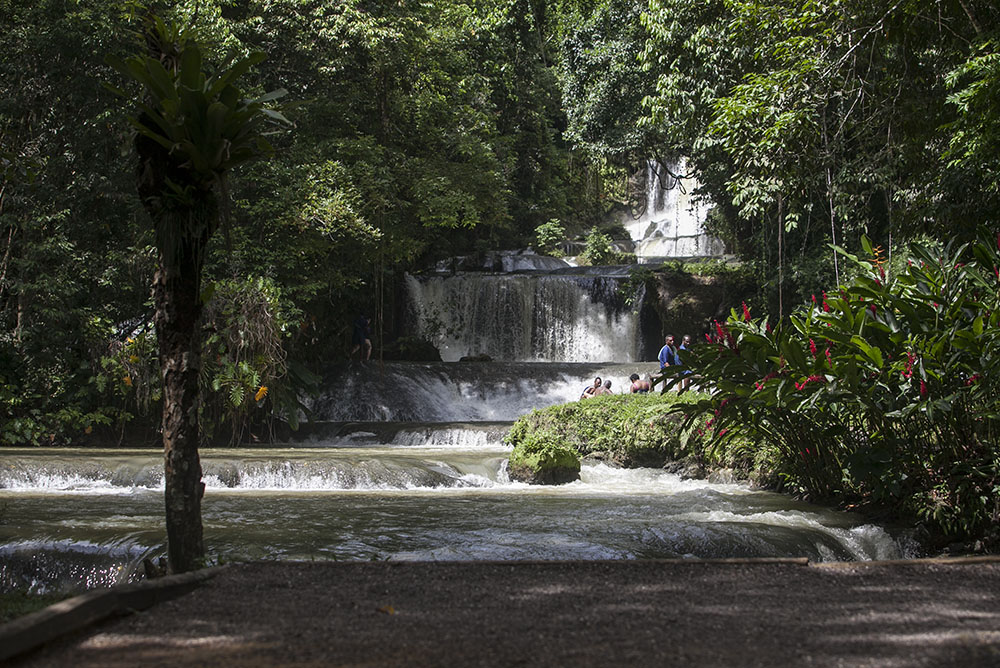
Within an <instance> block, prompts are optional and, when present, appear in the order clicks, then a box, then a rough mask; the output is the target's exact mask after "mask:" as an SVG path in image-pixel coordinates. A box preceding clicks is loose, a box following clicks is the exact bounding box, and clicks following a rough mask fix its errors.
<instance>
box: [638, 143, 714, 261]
mask: <svg viewBox="0 0 1000 668" xmlns="http://www.w3.org/2000/svg"><path fill="white" fill-rule="evenodd" d="M686 168H687V165H686V161H685V160H684V159H683V158H682V159H681V160H679V161H678V162H677V163H676V164H672V165H666V166H664V165H661V164H660V163H659V162H657V161H655V160H649V161H647V164H646V170H645V208H644V210H643V212H642V214H641V215H640V216H639V218H637V219H629V220H625V221H623V224H624V225H625V228H626V230H628V232H629V235H630V236H631V237H632V240H633V241H634V242H635V244H636V251H635V253H636V257H637V258H638V259H639V261H640V262H653V261H656V260H662V259H663V258H673V257H704V256H715V255H722V254H723V253H724V252H725V246H724V245H723V243H722V242H721V241H720V240H718V239H716V238H714V237H711V236H709V235H708V234H706V233H705V219H706V217H707V215H708V209H709V207H708V206H707V205H706V203H704V202H702V201H701V200H700V199H699V198H697V197H694V196H692V193H693V191H694V190H695V189H696V188H697V187H698V183H697V181H695V180H694V179H693V178H689V179H675V178H673V177H672V176H671V175H670V173H668V170H669V172H672V173H674V174H683V173H684V171H685V170H686Z"/></svg>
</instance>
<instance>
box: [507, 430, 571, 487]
mask: <svg viewBox="0 0 1000 668" xmlns="http://www.w3.org/2000/svg"><path fill="white" fill-rule="evenodd" d="M508 472H509V473H510V476H511V478H513V479H514V480H520V481H522V482H530V483H534V484H543V485H559V484H562V483H566V482H572V481H574V480H576V479H578V478H579V477H580V455H579V454H577V452H576V451H574V450H573V449H572V448H570V447H567V446H566V445H565V444H564V443H562V442H560V440H559V439H558V438H555V437H554V436H553V435H552V434H550V433H544V432H529V433H526V434H525V435H524V437H523V438H522V439H521V441H520V443H519V444H518V445H517V446H516V447H515V448H514V452H512V453H511V456H510V461H509V463H508Z"/></svg>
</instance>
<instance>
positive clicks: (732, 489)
mask: <svg viewBox="0 0 1000 668" xmlns="http://www.w3.org/2000/svg"><path fill="white" fill-rule="evenodd" d="M612 278H613V277H606V276H605V277H594V276H583V275H574V276H571V277H566V276H565V275H563V274H561V273H558V272H557V273H556V274H544V273H542V274H537V275H535V276H534V277H533V278H532V277H528V276H525V275H517V276H515V277H510V276H505V275H502V274H499V275H495V276H491V277H489V279H487V278H486V277H484V276H479V275H474V276H465V277H463V276H456V277H453V278H451V279H447V280H441V281H439V282H438V284H435V283H434V281H430V280H426V279H421V280H418V279H414V280H413V282H412V284H413V290H414V292H413V300H414V304H413V309H414V310H415V311H418V312H420V309H421V308H423V309H424V310H423V312H424V313H429V312H430V311H431V310H433V309H431V308H430V307H427V304H438V305H439V306H443V307H445V308H441V309H439V310H440V311H441V312H443V313H446V314H447V319H445V318H443V317H438V323H439V324H440V323H441V322H442V321H444V322H445V324H448V323H450V324H451V329H452V330H453V331H452V333H451V334H449V336H450V338H449V339H448V341H450V343H448V346H447V348H448V350H449V351H450V353H451V355H452V356H455V357H457V356H458V354H459V353H460V352H461V353H463V354H464V353H465V352H482V351H487V352H490V353H491V354H495V355H496V356H497V359H498V361H496V362H455V361H451V362H438V363H406V362H394V363H385V364H380V363H376V362H374V361H373V362H369V363H366V364H361V363H358V362H355V363H351V364H341V365H339V366H333V367H330V368H328V369H327V370H326V379H325V383H324V386H325V388H326V389H325V391H324V392H323V393H322V394H321V395H320V396H318V397H316V398H315V399H314V400H313V402H312V405H311V406H310V409H311V418H312V420H311V422H310V423H309V424H308V425H307V426H306V428H304V429H303V430H302V431H301V432H300V433H299V434H297V435H296V438H295V440H294V441H293V442H288V443H285V444H281V445H278V446H274V447H258V448H240V449H204V450H202V453H201V454H202V466H203V471H204V481H205V483H206V493H205V498H204V501H203V508H202V514H203V520H204V525H205V542H206V546H207V549H208V551H209V554H210V555H211V558H212V559H214V560H217V561H221V562H226V561H233V560H245V559H261V558H263V559H279V558H280V559H305V560H310V559H337V560H385V559H421V560H428V559H431V560H433V559H451V560H473V559H481V560H525V559H531V560H539V559H542V560H556V559H647V558H722V557H808V558H810V559H813V560H850V559H873V558H879V559H882V558H892V557H898V556H900V548H899V547H898V545H897V543H896V541H895V540H894V539H893V538H892V537H891V536H890V535H889V534H888V533H887V532H886V531H885V530H883V529H882V528H879V527H876V526H872V525H865V524H861V523H860V522H859V521H858V519H857V518H855V517H853V516H851V515H847V514H843V513H837V512H833V511H830V510H828V509H824V508H819V507H815V506H810V505H807V504H803V503H798V502H795V501H793V500H791V499H789V498H787V497H784V496H780V495H777V494H771V493H766V492H761V491H756V490H752V489H750V488H749V487H747V486H746V485H741V484H712V483H708V482H704V481H690V480H681V479H680V478H679V477H678V476H676V475H673V474H670V473H667V472H665V471H663V470H657V469H635V470H621V469H617V468H612V467H609V466H607V465H605V464H601V463H585V465H584V467H583V470H582V475H581V479H580V480H579V481H577V482H573V483H571V484H567V485H561V486H556V487H541V486H528V485H525V484H521V483H515V482H511V481H510V479H509V478H508V476H507V473H506V462H507V457H508V455H509V448H508V447H507V446H506V445H505V444H504V442H503V436H504V434H505V433H506V431H507V430H508V428H509V427H510V424H511V423H512V422H513V421H514V420H515V419H517V417H518V416H520V415H522V414H524V413H527V412H530V411H531V410H533V409H535V408H542V407H545V406H550V405H554V404H558V403H563V402H567V401H575V400H577V399H578V397H579V396H580V393H581V391H582V390H583V388H584V387H585V386H587V385H590V383H591V381H592V379H593V378H594V377H595V376H601V377H602V378H605V379H610V380H612V383H613V386H612V389H613V390H616V391H621V389H622V388H624V387H626V385H627V378H628V376H629V375H630V374H631V373H633V372H636V373H640V374H642V373H646V372H649V371H652V370H654V369H655V367H656V364H655V362H654V363H649V362H641V361H634V360H635V359H636V353H635V351H636V350H637V343H636V340H637V338H638V336H637V335H636V333H635V330H636V323H635V320H634V316H632V315H631V311H630V310H629V308H628V307H627V306H626V304H625V303H624V302H623V300H622V298H621V296H620V295H619V292H620V291H617V290H612V289H611V288H610V287H609V286H611V285H613V284H614V280H611V279H612ZM447 281H453V283H450V284H446V283H447ZM463 286H464V287H463ZM466 292H474V293H475V294H474V295H470V294H466ZM518 295H519V296H518ZM640 296H641V295H640ZM503 303H508V304H510V307H509V309H506V310H504V309H505V308H506V307H501V306H499V305H500V304H503ZM557 303H558V304H562V305H563V306H557V305H556V304H557ZM564 306H565V308H564ZM559 309H562V310H559ZM491 313H495V314H497V317H496V318H495V319H494V320H493V321H491V322H492V324H490V325H489V326H482V327H479V328H478V329H476V330H475V331H476V334H475V335H474V336H465V335H459V334H457V333H455V330H460V329H462V327H464V326H470V327H471V326H474V325H476V323H479V322H480V321H481V320H483V319H484V318H487V317H489V316H490V314H491ZM528 320H530V321H531V323H532V324H531V326H529V325H528ZM564 321H565V322H564ZM428 322H429V320H428ZM505 323H506V324H507V325H510V326H505ZM511 323H518V326H516V327H515V326H513V325H511ZM595 323H597V324H595ZM557 334H558V335H557ZM606 360H613V361H610V362H609V361H606ZM591 401H593V400H591ZM163 515H164V507H163V460H162V455H161V454H160V453H159V452H157V451H155V450H136V449H131V450H130V449H62V448H61V449H40V448H39V449H4V450H0V591H10V590H30V591H36V592H48V591H60V590H80V589H87V588H93V587H101V586H108V585H111V584H114V583H117V582H122V581H130V580H135V579H138V578H140V577H141V575H140V573H141V570H142V567H141V564H142V561H143V559H144V558H147V557H148V558H154V559H155V558H157V557H159V556H161V555H163V554H164V553H165V530H164V520H163Z"/></svg>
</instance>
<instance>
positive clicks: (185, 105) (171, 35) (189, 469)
mask: <svg viewBox="0 0 1000 668" xmlns="http://www.w3.org/2000/svg"><path fill="white" fill-rule="evenodd" d="M145 39H146V46H147V51H146V53H145V54H143V55H138V56H133V57H131V58H128V59H126V60H124V61H121V60H115V59H109V62H110V63H111V64H112V65H114V66H115V67H116V69H118V70H119V71H120V72H121V73H122V74H124V75H125V76H126V77H127V78H128V79H132V80H134V81H136V82H138V83H139V84H140V86H141V89H142V91H141V93H140V98H139V100H138V107H139V109H140V113H139V115H138V117H135V118H132V119H131V121H132V124H133V126H134V127H135V129H136V139H135V147H136V152H137V153H138V156H139V169H138V174H137V180H138V189H139V195H140V196H141V198H142V202H143V206H144V207H145V209H146V211H147V213H148V214H149V216H150V218H151V220H152V222H153V225H154V227H155V230H156V245H157V249H158V252H159V266H158V269H157V271H156V274H155V277H154V280H153V295H154V301H155V306H156V314H155V317H154V322H155V325H156V332H157V337H158V341H159V354H160V373H161V377H162V381H163V421H162V429H163V451H164V459H165V462H164V471H165V477H166V493H165V494H166V495H165V501H166V525H167V556H168V563H169V569H170V571H171V572H173V573H181V572H185V571H189V570H193V569H195V568H198V567H200V566H201V565H202V563H203V562H204V556H205V545H204V539H203V531H202V523H201V498H202V496H203V494H204V488H205V486H204V484H203V483H202V482H201V464H200V461H199V458H198V441H199V430H198V400H199V397H198V395H199V388H198V377H199V372H200V369H201V360H200V351H201V341H200V324H199V321H200V318H201V310H202V289H201V274H202V267H203V265H204V261H205V251H206V248H207V246H208V242H209V239H211V237H212V234H213V233H214V232H215V231H216V229H217V228H218V227H219V223H220V197H222V196H223V195H224V194H225V192H226V189H225V178H226V174H227V173H228V172H229V170H231V169H232V168H234V167H236V166H238V165H240V164H242V163H245V162H248V161H250V160H254V159H257V158H260V157H262V156H266V155H269V154H270V153H271V147H270V145H269V144H268V143H267V142H266V141H265V140H264V139H263V131H264V129H265V126H267V125H269V124H275V123H277V124H281V125H288V121H287V120H286V119H285V118H284V117H283V116H282V115H281V114H280V113H279V112H278V111H276V110H275V109H271V108H268V107H267V106H266V105H267V104H268V103H270V102H272V101H273V100H275V99H277V98H279V97H280V96H281V95H283V94H284V92H285V91H283V90H281V91H275V92H273V93H269V94H267V95H264V96H263V97H259V98H256V99H247V98H245V97H244V96H243V92H242V91H241V90H240V88H238V87H237V84H236V81H237V79H239V78H240V77H241V76H243V75H244V74H246V72H247V71H248V70H249V69H250V68H251V67H253V66H254V65H255V64H257V63H258V62H260V61H261V60H262V59H263V57H264V56H263V54H261V53H254V54H251V55H250V56H249V57H247V58H244V59H241V60H238V61H235V62H232V63H229V64H227V65H225V66H223V67H220V68H218V69H216V70H214V71H213V72H211V73H206V67H205V64H204V62H203V57H202V47H201V46H200V45H199V43H198V42H197V40H196V39H194V37H193V36H192V35H191V34H190V32H189V31H188V30H187V29H186V28H183V27H179V26H177V25H175V24H170V23H166V22H164V21H163V20H162V19H160V18H159V17H155V16H154V17H151V18H149V19H148V21H147V25H146V30H145ZM117 92H119V93H120V94H121V95H123V96H125V97H127V98H129V99H135V97H134V96H129V95H127V94H126V93H124V92H123V91H117Z"/></svg>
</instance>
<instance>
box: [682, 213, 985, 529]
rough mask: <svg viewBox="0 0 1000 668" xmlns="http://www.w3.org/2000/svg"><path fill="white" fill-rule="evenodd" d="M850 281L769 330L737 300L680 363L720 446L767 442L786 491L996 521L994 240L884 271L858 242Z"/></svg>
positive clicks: (938, 519)
mask: <svg viewBox="0 0 1000 668" xmlns="http://www.w3.org/2000/svg"><path fill="white" fill-rule="evenodd" d="M862 246H863V248H864V249H865V251H866V253H867V258H864V259H862V258H859V257H856V256H853V255H850V254H848V253H846V252H844V251H843V250H839V249H838V252H840V253H841V254H842V255H843V256H844V257H846V258H847V259H848V260H849V261H850V262H852V263H853V264H854V265H855V266H856V268H857V272H858V273H857V276H856V277H855V278H854V279H853V280H852V281H851V283H849V284H847V285H844V286H841V287H840V288H838V289H837V290H836V291H834V292H830V293H821V294H820V295H817V296H814V297H813V299H812V303H811V304H807V305H806V306H804V307H802V308H800V309H798V310H797V311H796V312H795V313H794V314H793V315H792V316H791V317H790V318H789V320H788V322H783V323H778V324H776V325H775V326H774V327H773V328H772V327H771V326H770V325H769V324H768V323H767V321H766V319H754V318H752V317H751V314H750V311H749V308H748V307H747V306H746V305H745V304H744V305H743V308H742V309H741V310H740V311H739V312H737V311H735V310H734V311H733V312H732V314H731V315H730V317H729V319H728V320H727V321H726V322H725V323H716V325H715V333H714V335H712V336H711V337H710V339H711V340H710V341H709V342H707V343H702V344H699V345H696V346H695V347H694V348H693V350H692V351H691V352H690V353H689V355H688V356H687V359H686V362H687V363H688V365H689V366H690V367H691V368H692V370H693V371H694V372H695V373H696V374H699V375H700V376H701V377H702V381H701V383H702V388H703V389H708V390H710V391H711V397H710V398H706V399H703V400H702V401H700V402H699V403H698V404H697V405H695V406H693V407H690V408H688V409H687V410H686V412H687V414H688V418H689V420H692V419H695V418H696V417H699V418H701V417H703V416H706V415H707V416H711V421H710V423H709V428H710V436H712V440H713V442H714V443H716V446H715V447H724V444H725V442H726V441H727V440H728V439H731V438H733V437H734V436H737V435H742V436H743V437H744V438H747V437H749V439H750V440H751V441H753V440H761V441H764V442H766V444H767V445H766V449H767V452H768V454H767V457H768V458H769V459H770V460H771V461H770V463H769V466H770V467H771V468H773V469H774V470H775V471H776V472H777V473H778V474H779V475H780V477H781V479H782V480H783V482H784V483H785V485H786V486H787V487H788V488H790V489H791V490H793V491H797V492H800V493H802V494H804V495H807V496H812V497H815V498H820V499H829V498H833V497H842V498H846V499H853V500H857V501H859V502H862V503H874V504H880V505H884V506H887V507H892V508H895V509H897V510H899V511H901V512H902V513H904V514H906V515H909V516H916V517H919V518H923V519H924V520H925V521H927V522H928V523H929V524H930V525H931V526H932V528H935V529H936V530H937V531H939V532H942V533H943V534H945V535H946V536H949V537H953V538H960V539H968V538H977V537H981V536H983V535H985V534H987V533H988V532H989V531H990V529H991V527H992V526H994V524H995V523H996V522H997V520H998V519H1000V456H998V448H997V444H998V437H1000V270H998V266H1000V238H998V239H996V241H994V240H993V238H992V236H991V235H987V234H986V233H985V232H984V233H983V235H982V238H981V240H980V241H979V242H978V243H974V244H963V245H955V244H949V245H947V246H946V247H944V248H943V249H941V250H940V251H937V252H936V251H935V250H933V249H931V248H928V247H926V246H922V245H917V246H914V247H913V248H912V249H911V259H910V261H909V262H908V264H907V266H906V269H905V271H903V272H901V273H899V274H898V275H894V276H893V275H890V274H889V272H887V271H886V267H885V263H884V262H883V261H882V260H881V258H880V256H879V254H878V253H877V251H876V250H875V249H872V247H871V244H870V242H869V241H868V240H867V239H862Z"/></svg>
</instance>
